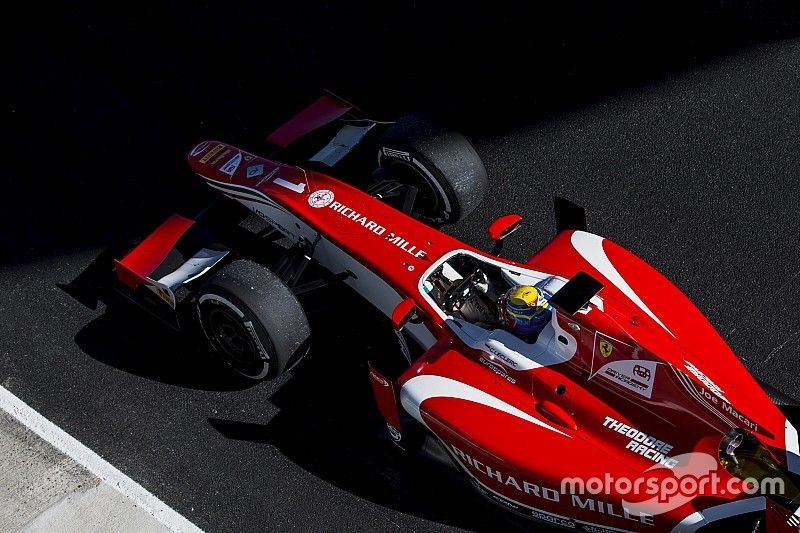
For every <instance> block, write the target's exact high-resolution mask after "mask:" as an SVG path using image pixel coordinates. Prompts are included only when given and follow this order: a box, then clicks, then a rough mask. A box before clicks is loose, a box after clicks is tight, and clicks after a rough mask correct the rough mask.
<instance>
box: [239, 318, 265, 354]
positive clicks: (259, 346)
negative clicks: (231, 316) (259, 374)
mask: <svg viewBox="0 0 800 533" xmlns="http://www.w3.org/2000/svg"><path fill="white" fill-rule="evenodd" d="M244 328H245V329H246V330H247V333H249V334H250V337H251V338H252V339H253V344H255V345H256V350H258V355H259V356H260V357H261V359H262V360H263V361H269V354H268V353H267V350H265V349H264V345H263V344H261V339H259V338H258V334H257V333H256V328H254V327H253V323H252V322H250V321H249V320H248V321H247V322H244Z"/></svg>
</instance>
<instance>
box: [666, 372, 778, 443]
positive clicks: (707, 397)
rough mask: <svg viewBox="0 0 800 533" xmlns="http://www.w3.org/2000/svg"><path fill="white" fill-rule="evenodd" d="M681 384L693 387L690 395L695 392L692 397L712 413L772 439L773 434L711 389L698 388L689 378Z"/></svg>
mask: <svg viewBox="0 0 800 533" xmlns="http://www.w3.org/2000/svg"><path fill="white" fill-rule="evenodd" d="M681 383H683V385H684V387H685V388H688V387H691V389H688V390H689V393H692V392H693V394H692V396H694V397H695V399H698V400H701V401H702V405H705V406H706V408H707V409H710V410H712V412H716V413H719V414H721V415H723V417H724V418H726V419H728V420H733V421H735V423H737V424H742V425H744V426H745V427H746V428H748V429H750V430H752V431H753V432H755V433H761V434H766V435H769V436H770V437H771V438H772V437H773V436H772V434H771V433H769V432H768V431H765V430H763V429H762V428H761V427H760V426H759V425H758V423H757V422H756V421H754V420H752V419H751V418H749V417H748V416H746V415H745V414H743V413H741V412H739V411H738V410H736V409H735V408H734V407H733V406H732V405H731V404H730V403H728V402H727V401H725V400H724V399H723V398H721V397H719V396H718V395H717V394H716V393H714V392H713V391H711V390H710V389H708V388H706V387H704V386H697V385H695V383H694V382H693V381H690V380H689V379H688V378H684V379H683V380H681Z"/></svg>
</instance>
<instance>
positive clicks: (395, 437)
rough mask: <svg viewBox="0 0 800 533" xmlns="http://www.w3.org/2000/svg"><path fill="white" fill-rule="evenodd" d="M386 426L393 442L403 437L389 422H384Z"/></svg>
mask: <svg viewBox="0 0 800 533" xmlns="http://www.w3.org/2000/svg"><path fill="white" fill-rule="evenodd" d="M386 427H387V428H388V429H389V436H390V437H392V440H393V441H395V442H400V441H401V440H402V439H403V435H402V434H401V433H400V431H398V429H397V428H396V427H394V426H393V425H391V424H390V423H388V422H387V423H386Z"/></svg>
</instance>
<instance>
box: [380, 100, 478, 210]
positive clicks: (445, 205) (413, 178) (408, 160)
mask: <svg viewBox="0 0 800 533" xmlns="http://www.w3.org/2000/svg"><path fill="white" fill-rule="evenodd" d="M378 164H379V165H380V167H381V168H383V169H385V170H386V171H388V173H389V174H390V176H391V177H392V178H393V179H395V180H397V181H399V182H402V183H405V184H410V185H414V186H416V187H418V189H419V197H418V198H419V199H418V201H417V203H416V204H415V208H414V211H413V213H412V214H413V215H414V216H416V217H417V218H418V219H420V220H422V221H424V222H426V223H428V224H430V225H433V226H441V225H443V224H453V223H455V222H458V221H459V220H461V219H462V218H464V217H466V216H467V215H469V214H470V213H471V212H472V211H473V210H474V209H475V208H476V207H478V205H479V204H480V203H481V202H482V201H483V198H484V196H485V194H486V189H487V187H488V177H487V174H486V168H485V167H484V166H483V162H482V161H481V158H480V156H478V153H477V152H476V151H475V148H474V147H473V146H472V144H471V143H470V142H469V141H468V140H467V139H466V137H464V136H463V135H461V134H460V133H458V132H457V131H454V130H452V129H449V128H445V127H443V126H441V125H439V124H437V123H435V122H434V121H432V120H431V119H430V118H428V117H427V116H424V115H421V114H416V115H408V116H406V117H403V118H401V119H400V120H398V121H397V122H396V123H395V124H393V125H392V126H390V127H389V129H387V130H386V132H385V133H384V134H383V136H382V137H381V139H380V140H379V150H378Z"/></svg>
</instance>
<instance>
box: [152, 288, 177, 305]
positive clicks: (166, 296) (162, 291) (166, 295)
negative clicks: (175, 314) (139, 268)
mask: <svg viewBox="0 0 800 533" xmlns="http://www.w3.org/2000/svg"><path fill="white" fill-rule="evenodd" d="M146 287H147V288H148V289H150V290H151V291H153V292H154V293H155V294H156V296H158V297H159V298H161V299H162V300H164V301H165V302H166V303H167V305H169V306H170V307H172V308H173V309H174V308H175V296H173V294H172V293H171V292H170V291H169V290H168V289H167V288H165V287H162V286H161V285H146Z"/></svg>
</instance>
